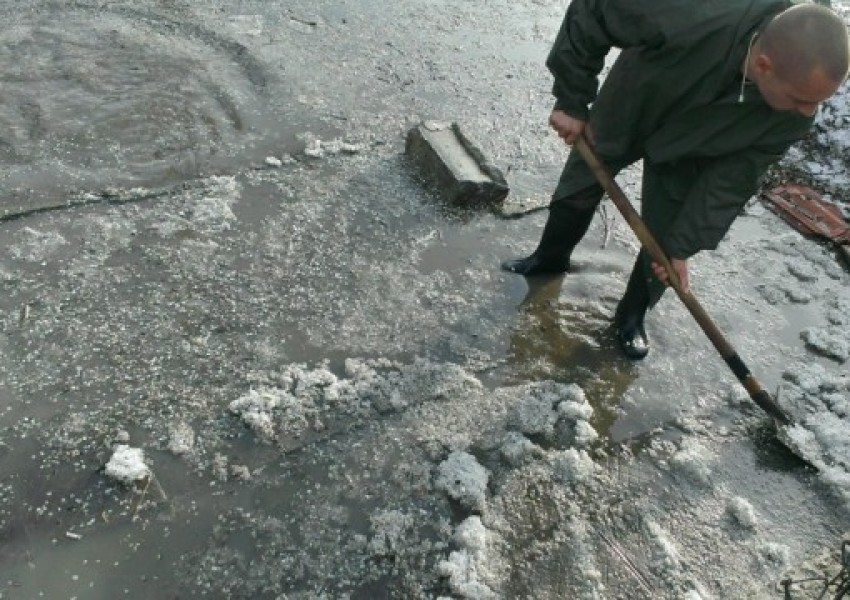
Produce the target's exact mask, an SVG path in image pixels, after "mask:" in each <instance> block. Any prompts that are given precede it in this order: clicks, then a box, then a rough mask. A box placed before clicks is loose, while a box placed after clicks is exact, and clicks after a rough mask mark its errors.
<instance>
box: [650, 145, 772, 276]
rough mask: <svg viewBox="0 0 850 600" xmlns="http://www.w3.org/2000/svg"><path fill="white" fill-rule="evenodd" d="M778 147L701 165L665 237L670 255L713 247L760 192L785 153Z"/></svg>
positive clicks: (684, 255)
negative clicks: (761, 182)
mask: <svg viewBox="0 0 850 600" xmlns="http://www.w3.org/2000/svg"><path fill="white" fill-rule="evenodd" d="M776 150H777V149H773V150H772V151H770V150H764V149H752V148H751V149H748V150H744V151H740V152H736V153H734V154H730V155H726V156H723V157H720V158H713V159H710V160H708V161H705V162H706V164H705V165H704V166H702V165H701V170H700V173H699V175H698V177H697V180H696V181H695V182H694V184H693V185H692V186H691V187H690V190H689V192H688V195H687V196H686V198H685V201H684V204H683V206H682V209H681V210H680V211H679V214H678V216H677V217H676V219H675V220H674V221H673V223H672V224H671V225H670V227H669V228H668V230H667V231H666V233H665V235H664V237H663V238H662V240H660V241H661V245H662V246H663V247H664V250H665V251H666V252H667V254H668V255H669V256H670V257H671V258H679V259H687V258H690V257H691V256H693V255H694V254H696V253H697V252H699V251H700V250H714V249H715V248H717V245H718V244H719V243H720V241H721V240H722V239H723V238H724V236H725V235H726V233H727V232H728V231H729V228H730V227H731V226H732V223H733V222H734V221H735V218H736V217H737V216H738V215H739V214H740V212H741V210H742V209H743V208H744V206H745V205H746V203H747V201H749V199H750V198H751V197H752V196H753V195H754V194H755V193H756V192H757V190H758V187H759V180H760V179H761V176H762V175H763V174H764V173H765V171H766V170H767V168H768V167H769V166H770V165H772V164H773V163H775V162H776V161H777V160H779V159H780V158H781V157H782V155H783V154H784V152H785V151H784V149H783V150H782V151H776Z"/></svg>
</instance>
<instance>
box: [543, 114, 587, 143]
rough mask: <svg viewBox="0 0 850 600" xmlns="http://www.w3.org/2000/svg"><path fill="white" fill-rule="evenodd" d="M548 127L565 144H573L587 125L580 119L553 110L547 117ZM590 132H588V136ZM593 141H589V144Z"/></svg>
mask: <svg viewBox="0 0 850 600" xmlns="http://www.w3.org/2000/svg"><path fill="white" fill-rule="evenodd" d="M549 125H550V126H551V127H552V129H554V130H555V131H556V132H557V133H558V137H560V138H561V139H562V140H564V142H566V143H567V144H575V143H576V141H577V140H578V138H579V137H580V136H581V134H582V133H583V132H584V130H585V128H586V127H587V123H586V122H585V121H582V120H581V119H576V118H575V117H571V116H570V115H568V114H567V113H565V112H564V111H562V110H558V109H555V110H553V111H552V114H551V115H550V116H549ZM589 133H590V130H588V134H589ZM592 141H593V140H592V139H591V142H592Z"/></svg>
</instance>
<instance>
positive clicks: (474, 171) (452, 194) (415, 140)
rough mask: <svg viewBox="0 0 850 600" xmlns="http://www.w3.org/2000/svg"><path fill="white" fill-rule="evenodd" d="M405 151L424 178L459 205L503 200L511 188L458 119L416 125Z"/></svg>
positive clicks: (408, 135) (495, 202)
mask: <svg viewBox="0 0 850 600" xmlns="http://www.w3.org/2000/svg"><path fill="white" fill-rule="evenodd" d="M405 153H406V154H407V155H408V157H409V158H410V159H411V160H412V162H413V164H414V165H415V167H416V168H417V170H418V173H419V176H420V177H421V178H422V179H423V180H424V181H426V182H427V183H429V184H430V185H433V186H434V187H436V189H437V191H438V192H439V193H440V194H441V195H442V196H444V197H445V198H446V199H448V200H450V201H452V202H455V203H457V204H459V205H462V206H466V205H473V204H487V205H495V204H499V203H501V202H502V201H503V200H504V199H505V197H506V196H507V195H508V192H509V191H510V190H509V188H508V184H507V182H506V181H505V178H504V176H503V175H502V173H501V171H499V169H498V168H496V167H495V166H493V165H492V164H490V163H489V162H488V161H487V159H486V158H485V157H484V155H483V153H482V152H481V151H480V150H479V149H478V148H477V147H476V146H475V144H473V143H472V142H471V141H470V140H469V139H468V138H467V137H466V136H464V135H463V134H462V133H461V131H460V127H458V125H457V123H447V122H433V121H428V122H424V123H421V124H420V125H417V126H416V127H413V128H412V129H411V130H410V131H408V133H407V141H406V144H405Z"/></svg>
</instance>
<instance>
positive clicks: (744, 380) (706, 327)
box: [575, 136, 791, 425]
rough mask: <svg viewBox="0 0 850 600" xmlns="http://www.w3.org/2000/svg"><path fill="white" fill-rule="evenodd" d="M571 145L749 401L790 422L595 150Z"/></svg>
mask: <svg viewBox="0 0 850 600" xmlns="http://www.w3.org/2000/svg"><path fill="white" fill-rule="evenodd" d="M575 147H576V149H577V150H578V151H579V153H580V154H581V156H582V158H584V161H585V162H586V163H587V165H588V166H589V167H590V168H591V170H592V171H593V173H594V175H595V176H596V179H597V181H599V184H600V185H601V186H602V187H603V189H604V190H605V191H606V192H607V193H608V196H609V197H610V198H611V200H612V201H613V202H614V204H615V205H616V207H617V209H619V211H620V213H621V214H622V215H623V217H624V218H625V219H626V222H627V223H628V224H629V226H630V227H631V228H632V230H633V231H634V232H635V235H636V236H637V238H638V240H640V243H641V244H642V245H643V247H644V248H645V249H646V251H647V252H648V253H649V255H650V256H651V257H652V260H654V261H655V262H657V263H659V264H660V265H662V266H663V267H664V269H665V270H666V271H667V276H668V280H669V283H670V287H672V288H673V289H674V290H675V292H676V295H677V296H679V299H680V300H681V301H682V303H683V304H684V305H685V306H686V307H687V309H688V311H690V313H691V315H692V316H693V317H694V319H695V320H696V322H697V323H698V324H699V326H700V327H701V328H702V330H703V332H705V335H706V336H708V339H709V340H711V343H712V344H714V347H715V348H716V349H717V351H718V352H719V353H720V356H721V357H722V358H723V360H724V361H726V364H727V365H728V366H729V368H730V369H731V370H732V372H733V373H734V374H735V376H736V377H737V378H738V381H740V382H741V384H742V385H743V386H744V387H745V388H746V390H747V392H748V393H749V394H750V398H752V399H753V402H755V403H756V404H757V405H758V406H759V407H761V408H762V409H763V410H764V411H765V412H766V413H767V414H769V415H770V416H771V417H773V418H774V419H776V420H777V421H779V422H780V423H781V424H782V425H788V424H790V422H791V420H790V419H789V418H788V415H786V414H785V412H784V411H783V410H782V409H781V408H780V407H779V405H778V404H777V403H776V402H774V400H773V398H771V397H770V395H769V394H768V393H767V392H766V391H764V389H763V388H762V387H761V385H759V382H758V381H757V380H756V378H755V377H754V376H753V374H752V373H751V372H750V370H749V369H748V368H747V365H745V364H744V361H743V360H741V357H740V356H739V355H738V353H737V352H736V351H735V349H734V348H733V347H732V345H731V344H730V343H729V342H728V341H726V338H725V337H724V335H723V333H722V332H721V331H720V329H718V327H717V326H716V325H715V324H714V321H712V320H711V317H709V316H708V313H707V312H706V311H705V309H704V308H703V307H702V305H701V304H700V303H699V301H698V300H697V299H696V297H695V296H694V295H693V294H692V293H691V292H685V291H684V290H683V289H682V282H681V281H680V280H679V276H678V274H677V273H676V270H675V269H673V266H672V264H671V263H670V259H669V258H668V257H667V255H666V254H665V253H664V250H662V249H661V246H660V245H659V244H658V242H657V241H656V240H655V237H654V236H653V235H652V233H650V231H649V229H648V228H647V226H646V224H645V223H644V222H643V219H641V218H640V215H639V214H638V213H637V211H636V210H635V209H634V207H633V206H632V204H631V202H629V199H628V198H626V194H625V193H624V192H623V190H622V189H621V188H620V186H619V185H618V184H617V182H616V181H614V178H613V177H612V176H611V174H610V173H609V172H608V170H607V169H606V168H605V166H604V165H603V164H602V162H601V161H600V160H599V157H598V156H597V155H596V152H595V151H594V150H593V148H591V147H590V144H589V143H588V142H587V140H586V139H585V138H584V136H582V137H581V138H579V140H578V141H577V142H576V144H575Z"/></svg>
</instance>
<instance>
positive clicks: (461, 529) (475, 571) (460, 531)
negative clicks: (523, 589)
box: [437, 515, 497, 600]
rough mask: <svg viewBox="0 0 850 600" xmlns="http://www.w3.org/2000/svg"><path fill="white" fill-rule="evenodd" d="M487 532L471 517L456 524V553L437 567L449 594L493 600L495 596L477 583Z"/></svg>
mask: <svg viewBox="0 0 850 600" xmlns="http://www.w3.org/2000/svg"><path fill="white" fill-rule="evenodd" d="M487 537H488V532H487V529H486V527H484V524H483V523H482V522H481V518H480V517H478V516H477V515H473V516H471V517H468V518H467V519H466V520H464V521H463V522H462V523H461V524H460V525H458V527H457V529H456V530H455V535H454V540H455V542H456V543H457V545H458V546H459V549H458V550H455V551H453V552H452V553H451V554H449V557H448V559H446V560H443V561H441V562H440V563H439V564H438V565H437V572H438V573H439V575H440V576H442V577H445V578H447V579H448V580H449V581H448V583H449V587H450V588H451V590H452V593H454V594H456V595H458V596H460V597H461V598H467V599H469V600H493V599H495V598H497V595H496V594H495V593H494V592H493V590H492V589H491V588H490V587H489V586H488V585H487V584H486V583H483V582H482V581H481V579H482V571H484V570H485V569H486V550H487Z"/></svg>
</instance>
